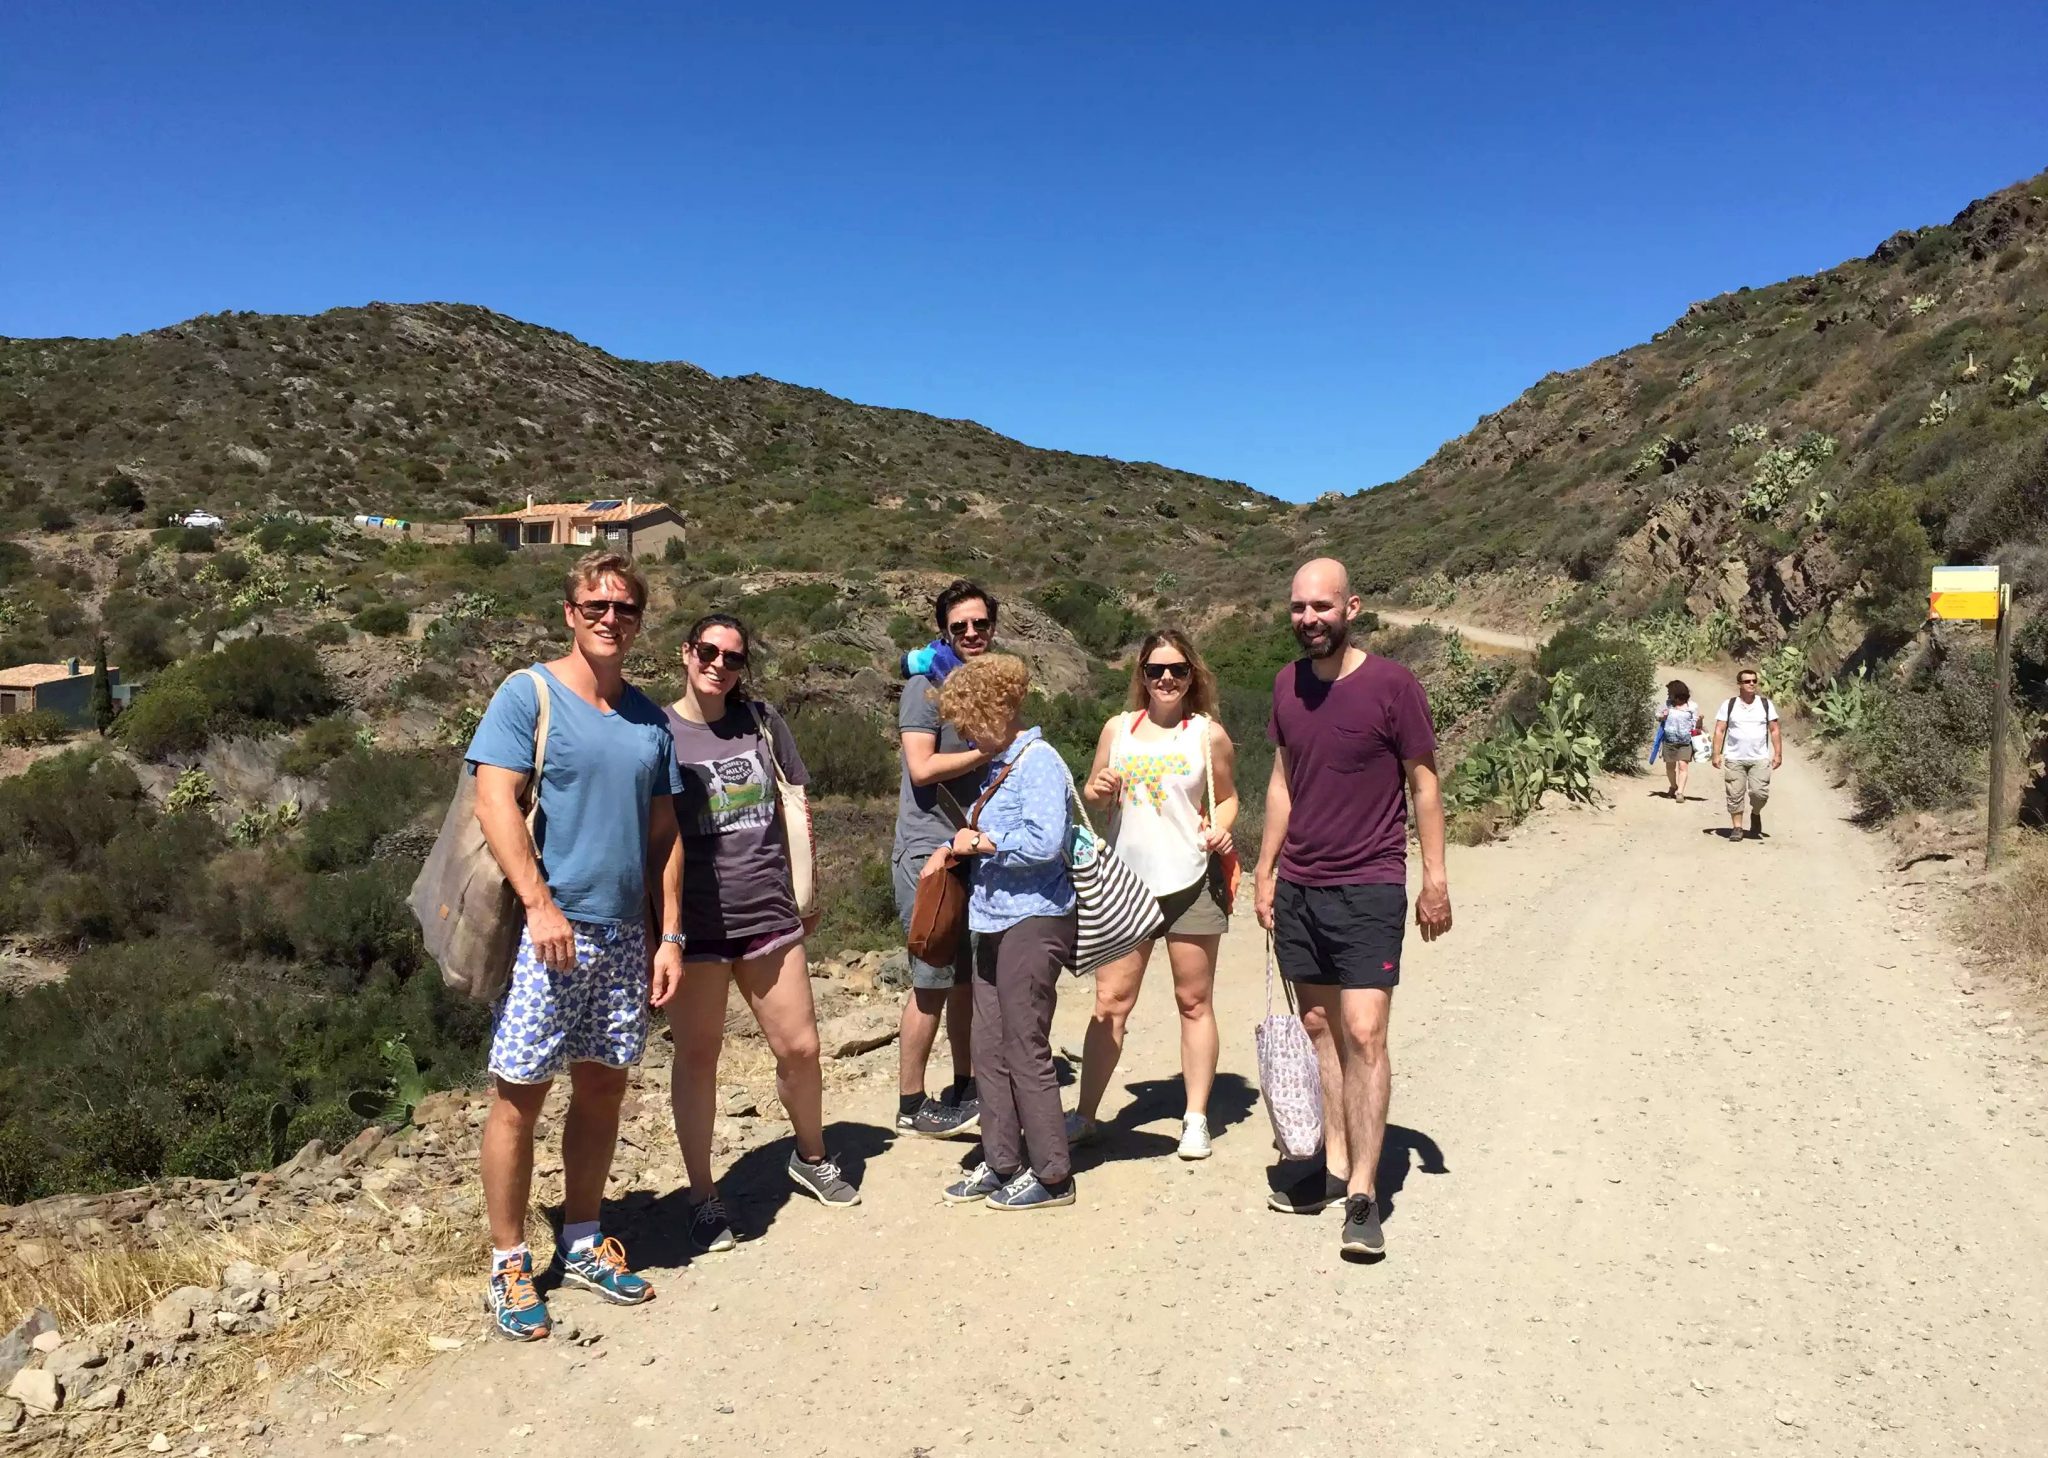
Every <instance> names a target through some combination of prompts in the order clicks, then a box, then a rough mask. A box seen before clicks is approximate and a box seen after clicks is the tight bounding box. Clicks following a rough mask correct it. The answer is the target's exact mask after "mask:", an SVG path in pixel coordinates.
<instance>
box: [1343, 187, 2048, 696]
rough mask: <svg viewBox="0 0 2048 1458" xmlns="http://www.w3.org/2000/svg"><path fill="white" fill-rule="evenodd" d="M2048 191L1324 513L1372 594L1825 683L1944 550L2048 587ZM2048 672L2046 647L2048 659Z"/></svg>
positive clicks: (1920, 599) (1700, 317)
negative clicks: (1733, 655)
mask: <svg viewBox="0 0 2048 1458" xmlns="http://www.w3.org/2000/svg"><path fill="white" fill-rule="evenodd" d="M2044 386H2048V174H2042V175H2041V176H2037V177H2035V178H2033V179H2031V180H2029V181H2027V182H2023V183H2020V184H2017V185H2015V186H2012V187H2009V188H2006V189H2005V190H2003V191H2001V192H1998V193H1995V194H1993V195H1991V196H1989V197H1986V198H1983V199H1981V200H1979V201H1977V202H1974V203H1972V204H1970V205H1969V206H1968V207H1967V208H1965V209H1963V211H1962V212H1961V213H1959V214H1958V215H1957V216H1956V217H1955V218H1954V219H1953V220H1952V221H1951V222H1949V223H1946V224H1942V225H1939V226H1934V227H1924V228H1920V229H1917V230H1912V231H1906V232H1900V233H1896V234H1894V235H1892V236H1891V237H1890V238H1887V239H1885V240H1884V241H1883V242H1882V243H1880V244H1879V245H1878V246H1877V247H1876V248H1875V250H1874V251H1873V252H1872V253H1871V254H1870V255H1869V256H1868V257H1866V258H1860V259H1853V260H1850V261H1848V262H1846V263H1843V264H1840V265H1838V266H1837V267H1834V268H1830V269H1826V270H1824V271H1822V272H1820V273H1816V274H1813V275H1811V276H1809V277H1805V278H1795V279H1790V280H1787V281H1785V282H1782V283H1777V284H1773V285H1770V286H1769V287H1765V288H1755V289H1751V288H1743V289H1738V290H1736V291H1735V292H1733V293H1728V294H1723V295H1720V296H1719V297H1717V298H1713V299H1710V300H1706V301H1704V302H1701V303H1696V304H1694V305H1692V306H1691V307H1690V308H1688V309H1687V310H1686V311H1685V313H1684V314H1683V316H1682V317H1680V318H1679V319H1678V320H1677V321H1675V322H1674V323H1673V324H1672V325H1671V326H1670V327H1669V328H1668V329H1666V330H1664V331H1663V332H1662V333H1660V334H1659V335H1657V336H1656V338H1654V339H1652V340H1651V341H1649V342H1647V343H1645V344H1640V345H1637V346H1634V347H1633V348H1630V349H1625V350H1623V351H1621V352H1620V353H1619V354H1615V355H1612V356H1609V357H1608V358H1606V359H1602V360H1598V361H1596V362H1594V363H1593V364H1590V365H1587V366H1586V367H1584V368H1582V369H1577V370H1572V371H1569V372H1565V373H1557V374H1551V375H1547V376H1545V377H1544V378H1543V379H1542V380H1539V381H1537V382H1536V383H1535V384H1534V385H1532V386H1531V387H1530V388H1529V389H1528V390H1526V391H1524V392H1523V393H1522V395H1521V396H1520V397H1518V398H1517V399H1516V400H1514V401H1513V402H1512V403H1510V404H1509V405H1507V406H1506V407H1505V408H1503V409H1501V410H1499V411H1497V412H1495V413H1493V414H1491V415H1488V416H1486V417H1484V418H1483V419H1481V420H1480V421H1479V423H1478V424H1477V425H1476V426H1474V428H1473V429H1472V430H1471V431H1469V432H1467V433H1466V434H1465V435H1463V436H1461V437H1459V438H1458V439H1456V440H1453V441H1450V442H1447V443H1446V444H1445V445H1444V446H1443V447H1442V448H1441V449H1439V450H1438V451H1437V452H1436V453H1435V455H1433V456H1432V457H1431V458H1430V459H1429V460H1428V461H1427V462H1426V463H1425V464H1423V465H1422V466H1421V467H1419V468H1417V469H1416V470H1414V471H1412V472H1410V473H1409V474H1408V475H1406V476H1403V477H1402V478H1400V479H1399V480H1397V481H1393V482H1390V483H1388V484H1386V485H1383V486H1380V487H1377V488H1375V489H1372V490H1368V491H1363V492H1359V493H1357V494H1354V495H1351V496H1348V497H1344V498H1341V499H1331V498H1325V499H1324V500H1322V501H1319V502H1317V503H1315V504H1314V505H1312V506H1311V507H1310V509H1309V511H1308V513H1307V517H1306V522H1307V529H1308V532H1309V534H1310V537H1311V539H1312V540H1317V541H1320V542H1321V543H1322V544H1323V545H1324V546H1326V547H1327V548H1328V549H1329V550H1331V551H1332V552H1334V553H1335V554H1336V555H1338V556H1341V557H1343V558H1345V559H1346V560H1347V561H1349V562H1350V563H1351V564H1352V566H1353V570H1354V573H1355V576H1356V578H1357V580H1358V581H1359V583H1360V585H1361V587H1362V588H1363V589H1364V590H1365V591H1367V592H1369V593H1373V594H1376V595H1384V596H1386V597H1389V598H1392V599H1394V600H1397V601H1419V602H1424V603H1431V604H1435V605H1447V604H1449V603H1451V602H1453V601H1458V602H1459V603H1460V605H1461V606H1463V607H1466V608H1468V609H1471V608H1475V607H1476V608H1479V609H1481V610H1489V609H1490V610H1491V611H1492V613H1493V615H1494V616H1496V617H1498V618H1500V619H1501V620H1502V621H1504V622H1507V623H1509V624H1511V625H1514V626H1523V625H1529V624H1533V623H1534V622H1536V621H1540V620H1545V619H1548V620H1553V621H1555V620H1560V619H1570V618H1617V619H1622V620H1636V621H1641V620H1644V619H1654V618H1656V617H1658V616H1660V615H1665V614H1670V615H1677V616H1682V617H1683V618H1684V619H1685V620H1686V621H1687V622H1690V623H1694V624H1707V623H1709V622H1712V623H1713V624H1714V632H1715V634H1716V636H1718V637H1719V639H1720V640H1721V641H1720V642H1719V643H1718V644H1716V645H1714V646H1719V647H1734V646H1756V647H1763V648H1773V647H1776V646H1778V645H1779V644H1780V643H1782V642H1783V641H1784V640H1785V639H1786V638H1787V637H1788V636H1790V635H1793V634H1794V633H1795V632H1797V634H1798V638H1799V645H1800V646H1801V647H1802V648H1806V647H1809V646H1810V647H1811V648H1812V649H1813V658H1814V661H1815V663H1816V666H1824V667H1825V668H1826V669H1827V670H1828V671H1832V670H1833V668H1834V666H1835V665H1836V664H1838V663H1839V662H1840V661H1841V659H1842V658H1843V657H1844V656H1846V654H1847V653H1849V652H1851V651H1853V650H1854V648H1855V647H1856V646H1857V645H1859V644H1860V643H1861V641H1862V639H1863V635H1864V633H1865V632H1866V630H1868V629H1869V628H1871V627H1877V628H1879V629H1880V636H1884V635H1885V634H1886V632H1887V631H1888V632H1889V635H1890V636H1891V637H1892V639H1893V641H1895V640H1896V635H1897V633H1898V632H1899V631H1900V630H1903V629H1904V628H1906V627H1907V626H1909V625H1910V624H1912V623H1915V622H1917V621H1918V618H1919V617H1920V616H1921V615H1922V613H1923V611H1924V606H1925V604H1924V593H1925V572H1924V566H1925V563H1926V559H1927V556H1928V554H1929V553H1934V554H1938V555H1940V556H1941V557H1943V558H1944V559H1947V560H1955V561H1967V560H1997V559H2002V560H2004V561H2005V562H2006V563H2007V564H2008V565H2009V567H2011V568H2012V569H2014V571H2015V572H2016V574H2017V580H2018V587H2019V592H2020V594H2021V596H2022V597H2023V598H2031V599H2036V600H2038V599H2039V597H2040V596H2041V594H2042V593H2044V592H2048V555H2044V554H2043V553H2042V552H2041V550H2040V546H2041V535H2042V527H2043V525H2044V523H2048V408H2044V406H2048V396H2044ZM2033 651H2034V654H2035V656H2036V657H2037V658H2040V659H2042V660H2043V662H2044V664H2048V639H2043V640H2040V641H2037V642H2036V643H2035V644H2034V645H2033Z"/></svg>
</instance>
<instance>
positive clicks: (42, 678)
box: [0, 663, 120, 689]
mask: <svg viewBox="0 0 2048 1458" xmlns="http://www.w3.org/2000/svg"><path fill="white" fill-rule="evenodd" d="M119 671H120V670H118V669H117V668H115V667H114V665H113V664H111V663H110V664H108V665H107V673H108V674H109V675H110V676H111V675H113V674H115V673H118V672H119ZM72 676H73V675H72V672H71V667H70V665H69V664H65V663H17V664H15V665H14V667H12V668H0V689H27V688H41V687H42V686H43V685H44V684H46V683H56V682H58V681H59V680H60V679H66V678H70V677H72ZM76 676H77V677H79V678H91V677H92V665H91V664H89V663H80V664H79V665H78V673H77V675H76Z"/></svg>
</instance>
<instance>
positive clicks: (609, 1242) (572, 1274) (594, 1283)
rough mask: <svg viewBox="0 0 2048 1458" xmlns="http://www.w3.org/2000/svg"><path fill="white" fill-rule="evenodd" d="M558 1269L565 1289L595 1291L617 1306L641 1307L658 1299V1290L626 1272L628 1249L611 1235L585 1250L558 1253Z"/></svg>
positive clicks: (556, 1257)
mask: <svg viewBox="0 0 2048 1458" xmlns="http://www.w3.org/2000/svg"><path fill="white" fill-rule="evenodd" d="M555 1265H556V1267H557V1268H558V1269H559V1270H560V1271H561V1273H562V1284H563V1285H565V1286H581V1287H582V1288H583V1289H584V1290H586V1291H595V1292H596V1293H597V1294H598V1295H600V1296H602V1297H604V1299H605V1300H607V1301H609V1302H611V1303H612V1305H614V1306H638V1305H639V1304H640V1303H641V1302H643V1301H652V1300H653V1299H654V1287H653V1286H652V1285H651V1284H649V1283H648V1281H647V1279H646V1278H645V1277H644V1276H636V1275H634V1274H633V1273H632V1272H631V1271H629V1270H627V1269H626V1248H625V1247H624V1246H623V1245H620V1244H619V1243H618V1242H617V1241H616V1240H614V1239H612V1237H610V1236H609V1235H607V1236H606V1237H605V1238H604V1239H603V1240H601V1241H599V1242H597V1243H596V1244H595V1245H586V1246H584V1247H583V1249H581V1250H572V1251H562V1250H557V1251H556V1252H555Z"/></svg>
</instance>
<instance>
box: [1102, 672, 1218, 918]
mask: <svg viewBox="0 0 2048 1458" xmlns="http://www.w3.org/2000/svg"><path fill="white" fill-rule="evenodd" d="M1139 717H1140V716H1139V715H1138V714H1137V713H1135V712H1131V713H1124V714H1120V715H1118V716H1117V734H1116V739H1115V740H1114V742H1112V743H1111V745H1110V749H1109V767H1110V768H1111V769H1113V770H1115V771H1116V772H1117V773H1118V774H1120V775H1122V776H1123V788H1122V790H1121V791H1119V792H1118V796H1117V807H1116V813H1115V814H1114V815H1113V816H1112V817H1111V819H1110V822H1109V840H1110V844H1112V845H1114V846H1115V847H1116V853H1117V855H1118V856H1119V857H1120V858H1121V859H1122V860H1123V862H1124V864H1125V865H1127V866H1129V867H1130V868H1131V869H1132V870H1133V871H1136V872H1137V873H1138V877H1139V879H1140V880H1142V881H1143V882H1144V883H1145V885H1146V888H1147V889H1148V890H1150V891H1151V892H1152V894H1153V895H1154V896H1170V895H1172V894H1173V893H1174V892H1176V891H1185V890H1187V888H1188V887H1190V886H1192V885H1194V884H1195V882H1197V881H1199V880H1201V879H1202V876H1203V874H1204V873H1205V872H1206V871H1207V870H1208V868H1209V853H1208V852H1207V851H1205V850H1203V849H1202V842H1201V839H1200V837H1201V833H1202V825H1201V822H1202V817H1203V815H1204V814H1205V813H1206V810H1207V808H1208V790H1207V783H1206V778H1205V774H1204V770H1203V765H1202V749H1203V742H1204V739H1205V737H1206V736H1207V734H1208V733H1209V720H1208V719H1207V718H1206V717H1205V716H1203V715H1200V714H1197V715H1195V716H1194V717H1193V718H1192V719H1187V720H1184V721H1183V722H1182V723H1181V724H1180V725H1179V727H1177V728H1175V729H1171V730H1169V731H1167V732H1166V733H1165V734H1162V735H1160V736H1159V737H1158V738H1157V739H1139V738H1137V737H1136V736H1134V735H1133V734H1132V733H1131V729H1132V726H1133V724H1134V722H1135V721H1136V720H1137V719H1138V718H1139Z"/></svg>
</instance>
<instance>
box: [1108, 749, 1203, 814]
mask: <svg viewBox="0 0 2048 1458" xmlns="http://www.w3.org/2000/svg"><path fill="white" fill-rule="evenodd" d="M1118 770H1119V772H1120V773H1121V774H1122V775H1123V777H1124V789H1123V802H1124V803H1125V804H1126V805H1135V804H1137V803H1138V802H1140V801H1141V800H1142V801H1145V802H1148V803H1149V804H1150V805H1151V806H1152V808H1153V809H1155V810H1157V809H1161V808H1163V807H1164V806H1165V804H1166V786H1165V784H1164V783H1163V782H1164V781H1166V780H1169V779H1175V778H1185V777H1187V776H1188V775H1191V774H1193V773H1194V772H1195V769H1194V766H1193V765H1191V764H1189V763H1188V757H1187V756H1186V755H1185V754H1182V753H1181V752H1180V751H1179V750H1167V751H1164V752H1161V753H1153V754H1148V753H1146V752H1144V751H1143V750H1125V751H1124V753H1123V756H1122V759H1121V761H1120V763H1119V765H1118Z"/></svg>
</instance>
